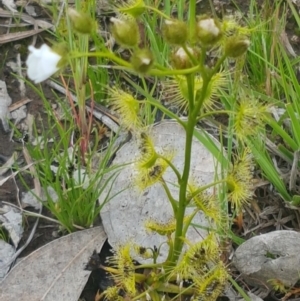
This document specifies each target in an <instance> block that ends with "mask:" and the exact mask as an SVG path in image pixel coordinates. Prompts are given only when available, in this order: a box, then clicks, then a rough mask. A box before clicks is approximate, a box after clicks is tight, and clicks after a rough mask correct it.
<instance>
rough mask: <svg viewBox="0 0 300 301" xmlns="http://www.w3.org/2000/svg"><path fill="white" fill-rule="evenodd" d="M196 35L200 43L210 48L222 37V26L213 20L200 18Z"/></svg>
mask: <svg viewBox="0 0 300 301" xmlns="http://www.w3.org/2000/svg"><path fill="white" fill-rule="evenodd" d="M196 33H197V37H198V39H199V40H200V43H202V44H203V45H208V46H211V45H213V44H215V43H216V42H217V41H219V40H220V38H221V37H222V30H221V26H220V25H219V23H218V22H217V21H216V20H215V19H213V18H198V21H197V27H196Z"/></svg>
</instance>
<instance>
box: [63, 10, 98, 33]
mask: <svg viewBox="0 0 300 301" xmlns="http://www.w3.org/2000/svg"><path fill="white" fill-rule="evenodd" d="M68 15H69V18H70V19H71V22H72V25H73V28H74V30H75V31H77V32H78V33H82V34H90V33H92V32H93V30H94V29H95V27H96V23H95V22H94V20H93V19H92V18H91V16H89V15H88V14H85V13H83V12H78V11H77V10H75V9H73V8H68Z"/></svg>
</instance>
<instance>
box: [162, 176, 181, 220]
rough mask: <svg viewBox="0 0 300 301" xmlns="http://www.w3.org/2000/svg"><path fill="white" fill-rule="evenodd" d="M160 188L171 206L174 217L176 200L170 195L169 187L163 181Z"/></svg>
mask: <svg viewBox="0 0 300 301" xmlns="http://www.w3.org/2000/svg"><path fill="white" fill-rule="evenodd" d="M161 183H162V186H163V188H164V190H165V192H166V194H167V197H168V200H169V201H170V203H171V205H172V208H173V212H174V215H175V216H176V213H177V210H178V208H177V203H176V200H175V199H174V198H173V196H172V194H171V191H170V189H169V187H168V186H167V184H166V182H165V181H164V180H162V182H161Z"/></svg>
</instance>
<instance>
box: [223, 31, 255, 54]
mask: <svg viewBox="0 0 300 301" xmlns="http://www.w3.org/2000/svg"><path fill="white" fill-rule="evenodd" d="M249 46H250V41H249V39H247V38H246V37H243V36H232V37H229V38H227V40H226V44H225V48H224V51H225V54H226V55H227V56H228V57H232V58H237V57H239V56H241V55H243V54H244V53H245V52H246V51H247V50H248V48H249Z"/></svg>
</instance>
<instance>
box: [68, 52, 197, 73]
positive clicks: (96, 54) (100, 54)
mask: <svg viewBox="0 0 300 301" xmlns="http://www.w3.org/2000/svg"><path fill="white" fill-rule="evenodd" d="M81 57H103V58H107V59H110V60H111V61H113V62H115V63H117V64H118V65H120V66H122V67H125V68H128V70H127V71H131V72H134V71H133V70H132V66H131V64H130V63H128V62H127V61H125V60H123V59H121V58H119V57H118V56H116V55H115V54H114V53H113V52H109V51H107V52H106V51H105V52H98V51H96V52H85V53H80V52H79V53H77V52H74V53H73V54H71V55H70V58H71V59H75V58H81ZM199 70H200V66H199V65H197V66H194V67H191V68H187V69H182V70H166V71H163V70H158V69H151V70H150V71H149V72H148V73H147V74H148V75H153V76H172V75H186V74H191V73H194V72H197V71H199Z"/></svg>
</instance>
